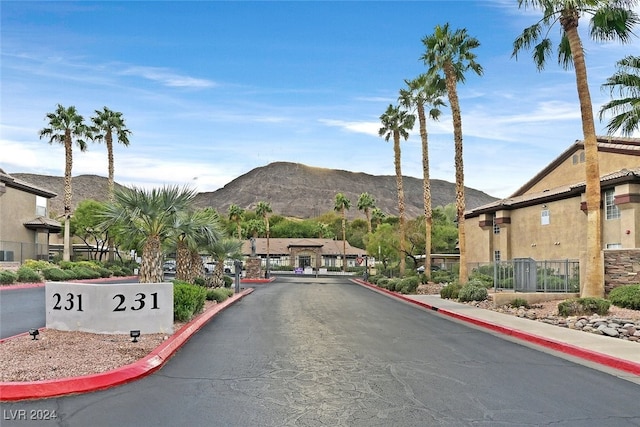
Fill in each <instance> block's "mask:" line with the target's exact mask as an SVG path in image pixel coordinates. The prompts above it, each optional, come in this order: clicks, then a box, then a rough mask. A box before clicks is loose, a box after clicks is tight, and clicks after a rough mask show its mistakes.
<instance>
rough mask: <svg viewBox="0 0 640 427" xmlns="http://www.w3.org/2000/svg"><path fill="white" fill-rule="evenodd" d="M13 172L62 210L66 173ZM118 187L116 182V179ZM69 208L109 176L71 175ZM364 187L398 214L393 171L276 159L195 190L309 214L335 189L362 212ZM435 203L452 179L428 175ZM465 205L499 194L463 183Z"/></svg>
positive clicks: (411, 190)
mask: <svg viewBox="0 0 640 427" xmlns="http://www.w3.org/2000/svg"><path fill="white" fill-rule="evenodd" d="M11 176H13V177H14V178H17V179H21V180H23V181H26V182H29V183H31V184H33V185H35V186H37V187H41V188H44V189H47V190H50V191H53V192H55V193H57V194H58V197H55V198H53V199H52V200H51V202H50V208H51V212H52V213H54V215H57V214H60V213H62V212H63V206H62V204H63V200H62V199H63V196H64V178H63V177H56V176H48V175H36V174H26V173H11ZM403 184H404V192H405V204H406V215H407V218H415V217H417V216H419V215H422V214H423V211H424V210H423V207H422V180H421V179H418V178H412V177H406V176H405V177H404V179H403ZM116 187H119V184H117V183H116ZM72 189H73V199H72V203H73V208H74V209H75V207H76V206H77V204H78V202H80V201H82V200H84V199H94V200H99V201H106V200H107V197H108V190H107V178H106V177H101V176H97V175H78V176H74V177H73V181H72ZM364 192H367V193H369V194H371V195H372V196H373V198H374V199H375V203H376V207H378V208H380V209H382V211H383V212H385V213H387V214H391V215H397V214H398V196H397V191H396V178H395V176H392V175H369V174H366V173H358V172H349V171H343V170H336V169H324V168H317V167H311V166H306V165H303V164H299V163H288V162H275V163H271V164H268V165H266V166H263V167H259V168H255V169H253V170H251V171H249V172H247V173H246V174H244V175H242V176H239V177H238V178H236V179H234V180H233V181H231V182H229V183H228V184H227V185H225V186H224V187H223V188H220V189H218V190H216V191H213V192H205V193H199V194H198V195H197V196H196V200H195V204H196V206H198V207H206V206H211V207H214V208H215V209H217V210H218V212H220V213H221V214H226V212H227V210H228V208H229V206H230V205H231V204H232V203H233V204H236V205H238V206H240V207H241V208H243V209H246V210H253V209H254V208H255V206H256V204H257V203H258V202H259V201H265V202H267V203H269V204H270V205H271V209H273V212H274V213H275V214H278V215H283V216H287V217H297V218H312V217H316V216H319V215H321V214H323V213H325V212H328V211H332V210H333V206H334V201H335V196H336V194H337V193H343V194H344V195H345V196H346V197H347V198H348V199H349V200H351V209H350V210H349V211H347V215H348V216H349V218H355V217H362V213H361V212H359V211H358V207H357V204H358V197H359V196H360V194H362V193H364ZM431 197H432V204H433V206H434V207H435V206H444V205H447V204H449V203H455V184H453V183H450V182H447V181H442V180H438V179H433V180H431ZM465 197H466V208H467V209H472V208H476V207H478V206H482V205H484V204H487V203H490V202H493V201H495V200H497V198H496V197H492V196H490V195H488V194H486V193H484V192H482V191H479V190H475V189H473V188H468V187H466V188H465Z"/></svg>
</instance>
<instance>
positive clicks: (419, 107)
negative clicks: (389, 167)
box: [399, 74, 446, 272]
mask: <svg viewBox="0 0 640 427" xmlns="http://www.w3.org/2000/svg"><path fill="white" fill-rule="evenodd" d="M404 82H405V84H406V85H407V88H406V89H401V90H400V97H399V101H400V104H401V105H402V106H403V107H405V108H409V109H411V108H415V110H416V111H417V113H418V122H419V123H420V140H421V141H422V195H423V206H424V224H425V240H424V254H425V257H424V271H425V272H429V271H431V228H432V225H433V212H432V209H431V178H430V177H429V140H428V136H427V118H426V114H425V106H430V107H431V108H430V109H429V117H430V118H431V119H433V120H438V119H439V118H440V114H441V111H440V109H439V107H443V106H445V105H446V104H445V103H444V102H443V101H442V98H441V97H442V96H443V95H444V92H445V86H444V81H443V80H442V79H441V78H439V76H438V75H435V74H432V75H428V74H421V75H420V76H418V77H417V78H416V79H414V80H405V81H404Z"/></svg>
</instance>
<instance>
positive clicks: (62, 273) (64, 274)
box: [42, 267, 76, 282]
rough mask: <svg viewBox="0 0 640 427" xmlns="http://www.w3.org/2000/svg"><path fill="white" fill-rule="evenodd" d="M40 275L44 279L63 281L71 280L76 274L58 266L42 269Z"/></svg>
mask: <svg viewBox="0 0 640 427" xmlns="http://www.w3.org/2000/svg"><path fill="white" fill-rule="evenodd" d="M42 275H43V276H44V279H45V280H51V281H53V282H63V281H65V280H73V279H75V278H76V275H75V273H74V272H73V271H72V270H63V269H61V268H58V267H52V268H48V269H46V270H43V271H42Z"/></svg>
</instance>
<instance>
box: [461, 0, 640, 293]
mask: <svg viewBox="0 0 640 427" xmlns="http://www.w3.org/2000/svg"><path fill="white" fill-rule="evenodd" d="M637 3H638V2H637V1H636V0H518V6H519V7H523V8H525V9H527V8H532V9H537V10H540V11H541V12H542V18H541V19H540V20H539V21H538V22H536V23H535V24H533V25H532V26H530V27H528V28H526V29H525V30H524V31H523V32H522V34H521V35H520V36H519V37H518V38H516V40H515V41H514V42H513V54H512V56H513V57H516V58H517V55H518V52H520V51H521V50H523V49H529V48H531V47H533V61H534V63H535V64H536V67H537V68H538V70H539V71H540V70H542V69H544V66H545V63H546V60H547V59H548V58H549V56H550V55H551V52H552V50H553V46H552V41H551V40H550V39H549V37H548V34H549V29H550V28H551V27H553V25H555V24H556V23H559V24H560V27H561V37H560V42H559V44H558V48H557V51H558V63H559V64H560V65H561V66H562V67H563V68H565V69H568V68H569V67H570V66H571V65H573V68H574V70H575V77H576V86H577V90H578V99H579V102H580V114H581V117H582V132H583V135H584V150H585V182H586V189H585V192H586V199H587V247H586V252H587V255H586V274H585V283H584V286H583V287H582V289H581V293H580V294H581V296H582V297H603V296H604V261H603V259H602V256H601V255H602V215H601V212H600V199H601V191H600V167H599V164H598V140H597V137H596V128H595V123H594V119H593V106H592V103H591V94H590V92H589V81H588V78H587V66H586V61H585V58H584V49H583V46H582V40H581V39H580V34H579V33H578V21H579V19H580V17H581V16H582V15H590V16H591V20H590V32H589V34H590V36H591V38H592V39H594V40H598V41H600V40H604V41H608V40H614V39H618V40H620V41H622V42H627V41H628V40H629V39H630V37H631V35H632V34H633V33H632V28H633V26H634V25H635V24H637V23H638V16H637V15H636V14H635V13H634V12H633V11H632V10H630V9H631V8H632V7H633V6H635V5H636V4H637ZM461 271H462V270H461Z"/></svg>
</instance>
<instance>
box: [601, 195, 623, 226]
mask: <svg viewBox="0 0 640 427" xmlns="http://www.w3.org/2000/svg"><path fill="white" fill-rule="evenodd" d="M604 211H605V218H607V219H617V218H620V209H619V208H618V206H617V205H616V204H615V199H614V197H613V190H606V191H605V192H604Z"/></svg>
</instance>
